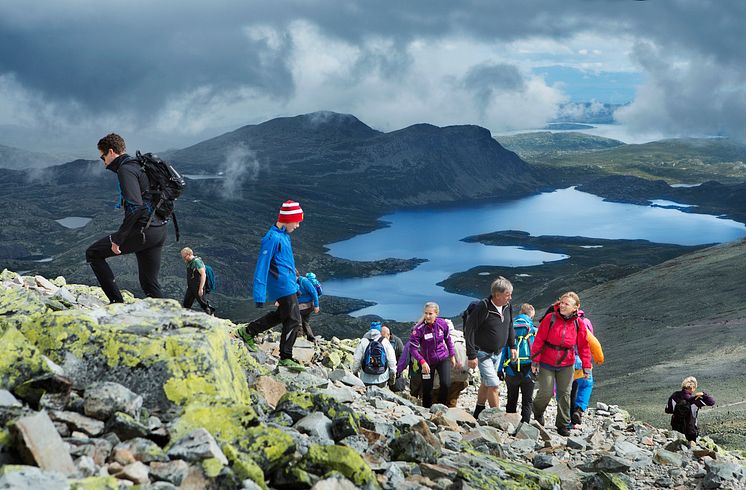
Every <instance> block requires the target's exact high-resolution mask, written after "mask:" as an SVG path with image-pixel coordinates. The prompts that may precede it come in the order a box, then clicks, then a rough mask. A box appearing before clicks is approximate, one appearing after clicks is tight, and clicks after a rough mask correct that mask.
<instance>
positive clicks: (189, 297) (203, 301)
mask: <svg viewBox="0 0 746 490" xmlns="http://www.w3.org/2000/svg"><path fill="white" fill-rule="evenodd" d="M190 276H191V274H190V273H189V272H187V290H186V293H184V301H183V302H182V303H181V304H182V306H184V308H191V307H192V305H193V304H194V300H197V303H199V305H200V306H201V307H202V309H203V310H204V311H205V313H210V311H211V310H212V307H211V306H210V303H209V302H208V301H207V293H205V294H203V295H202V296H200V295H199V280H200V274H199V272H195V273H194V277H190ZM205 282H207V281H205Z"/></svg>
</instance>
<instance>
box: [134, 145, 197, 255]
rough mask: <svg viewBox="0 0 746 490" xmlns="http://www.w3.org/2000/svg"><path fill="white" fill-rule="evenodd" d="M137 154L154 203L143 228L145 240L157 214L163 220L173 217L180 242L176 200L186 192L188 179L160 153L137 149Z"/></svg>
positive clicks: (177, 239)
mask: <svg viewBox="0 0 746 490" xmlns="http://www.w3.org/2000/svg"><path fill="white" fill-rule="evenodd" d="M135 155H136V157H135V158H137V161H138V162H139V163H140V166H141V167H142V169H143V170H144V171H145V174H146V175H147V176H148V181H149V182H150V189H148V196H149V198H150V201H151V202H152V203H153V209H152V210H151V212H150V216H149V217H148V222H147V223H146V224H145V226H144V227H143V229H142V233H143V240H144V239H145V235H144V233H145V230H147V229H148V228H149V227H150V223H151V222H152V221H153V217H154V216H157V217H158V218H160V219H163V220H168V219H173V222H174V230H175V231H176V241H177V242H178V241H179V223H178V222H177V221H176V213H174V202H175V201H176V199H178V197H179V196H181V193H182V192H184V187H186V181H185V180H184V178H183V177H182V176H181V175H179V172H177V171H176V169H175V168H174V167H173V166H172V165H171V164H169V163H167V162H164V161H163V160H161V159H160V157H158V155H156V154H154V153H145V154H142V153H140V151H137V153H136V154H135Z"/></svg>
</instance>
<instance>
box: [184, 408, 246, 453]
mask: <svg viewBox="0 0 746 490" xmlns="http://www.w3.org/2000/svg"><path fill="white" fill-rule="evenodd" d="M221 403H225V404H221ZM257 421H258V418H257V415H256V412H255V411H254V409H253V408H252V407H251V406H250V405H234V404H232V403H231V401H230V400H223V401H222V402H221V400H213V401H210V402H208V401H207V400H197V401H195V402H193V403H190V404H189V405H187V406H186V407H184V413H183V414H182V415H181V417H179V419H178V420H177V421H176V422H175V424H174V426H173V427H171V440H172V441H177V440H179V439H181V438H182V437H183V436H185V435H187V434H189V433H190V432H192V431H193V430H195V429H199V428H200V427H203V428H205V429H207V431H208V432H209V433H210V434H212V435H213V436H214V437H215V438H216V439H217V440H218V441H220V442H222V443H227V444H233V443H234V442H235V441H237V440H238V439H241V438H243V437H244V435H245V434H246V431H247V430H248V429H249V428H250V427H251V426H253V425H256V424H257Z"/></svg>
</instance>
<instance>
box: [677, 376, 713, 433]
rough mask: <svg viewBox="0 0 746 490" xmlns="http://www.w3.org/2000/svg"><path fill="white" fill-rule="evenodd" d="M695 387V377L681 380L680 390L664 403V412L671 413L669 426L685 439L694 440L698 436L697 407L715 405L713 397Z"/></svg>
mask: <svg viewBox="0 0 746 490" xmlns="http://www.w3.org/2000/svg"><path fill="white" fill-rule="evenodd" d="M696 389H697V378H695V377H694V376H689V377H687V378H685V379H684V381H682V382H681V391H676V392H674V393H673V394H672V395H671V396H670V397H669V398H668V403H667V404H666V413H670V414H671V428H672V429H673V430H675V431H677V432H681V433H682V434H684V435H685V436H686V440H687V441H690V442H696V441H697V437H698V436H699V426H698V425H697V416H698V415H699V409H700V408H702V407H704V406H709V407H711V406H713V405H715V398H713V397H712V395H709V394H707V393H706V392H704V391H695V390H696Z"/></svg>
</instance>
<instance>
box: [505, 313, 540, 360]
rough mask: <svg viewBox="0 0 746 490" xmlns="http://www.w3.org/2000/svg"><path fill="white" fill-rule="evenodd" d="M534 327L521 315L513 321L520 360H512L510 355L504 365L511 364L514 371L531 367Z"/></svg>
mask: <svg viewBox="0 0 746 490" xmlns="http://www.w3.org/2000/svg"><path fill="white" fill-rule="evenodd" d="M533 327H534V326H533V324H532V323H531V322H530V321H528V320H526V319H525V318H521V317H520V316H519V317H518V318H516V320H515V322H513V329H514V330H515V347H516V350H517V351H518V362H510V357H508V358H507V359H505V362H503V367H508V366H510V368H511V369H512V370H513V372H516V373H518V372H521V371H525V370H527V369H529V366H530V365H531V347H532V346H533V345H534V336H535V332H534V328H533Z"/></svg>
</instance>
